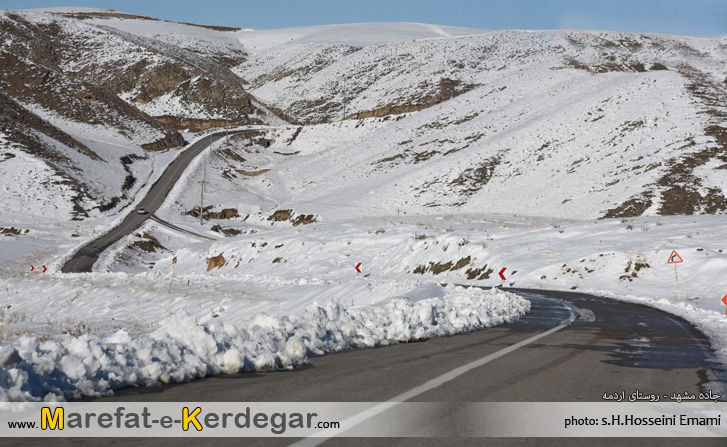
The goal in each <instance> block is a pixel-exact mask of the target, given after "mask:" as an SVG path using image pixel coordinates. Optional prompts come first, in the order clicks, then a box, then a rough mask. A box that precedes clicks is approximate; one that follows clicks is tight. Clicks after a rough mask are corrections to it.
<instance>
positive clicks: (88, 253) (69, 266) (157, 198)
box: [61, 130, 251, 273]
mask: <svg viewBox="0 0 727 447" xmlns="http://www.w3.org/2000/svg"><path fill="white" fill-rule="evenodd" d="M244 132H251V131H250V130H237V131H232V132H229V134H230V135H233V134H236V133H244ZM225 134H226V133H225V132H218V133H214V134H212V135H209V136H208V137H205V138H202V139H201V140H199V141H197V142H196V143H194V144H193V145H191V146H190V147H189V148H188V149H186V150H185V151H184V152H182V153H181V154H179V156H178V157H177V158H176V159H175V160H174V161H173V162H172V163H170V165H169V167H167V169H166V170H165V171H164V173H163V174H162V176H161V177H160V178H159V180H158V181H157V182H156V183H155V184H154V186H152V187H151V189H149V192H148V193H147V194H146V196H145V197H144V198H143V199H142V200H141V201H140V202H139V204H138V205H137V207H143V208H145V209H146V211H147V212H148V214H138V213H137V212H136V210H133V211H132V212H130V213H129V215H128V216H126V218H125V219H124V220H123V221H122V222H121V223H120V224H119V225H118V226H117V227H115V228H114V229H112V230H111V231H109V232H108V233H106V234H104V235H103V236H101V237H99V238H97V239H94V240H93V241H91V242H89V243H88V244H86V245H84V246H83V247H82V248H81V249H80V250H78V252H76V254H74V255H73V257H72V258H71V259H69V260H68V261H67V262H66V263H65V265H64V266H63V268H62V269H61V271H62V272H63V273H81V272H90V271H91V269H92V267H93V264H94V263H95V262H96V261H97V260H98V257H99V255H100V254H101V253H102V252H103V251H104V250H106V249H107V248H108V247H110V246H111V244H113V243H114V242H116V241H118V240H119V239H121V238H122V237H124V236H126V235H127V234H129V233H131V232H132V231H134V230H136V229H137V228H139V227H140V226H141V224H143V223H144V221H145V220H146V219H147V218H149V215H150V214H151V213H153V212H155V211H156V210H157V209H159V207H160V206H161V205H162V203H163V202H164V199H165V198H166V197H167V194H169V191H170V190H171V189H172V187H174V184H175V183H176V182H177V180H179V177H181V175H182V173H183V172H184V170H185V169H186V168H187V165H189V163H190V162H191V161H192V160H194V158H195V157H196V156H197V155H199V154H200V153H201V152H202V151H203V150H205V149H206V148H207V146H209V145H210V144H212V143H213V142H215V141H217V140H219V139H220V138H222V137H224V136H225Z"/></svg>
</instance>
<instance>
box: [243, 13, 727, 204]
mask: <svg viewBox="0 0 727 447" xmlns="http://www.w3.org/2000/svg"><path fill="white" fill-rule="evenodd" d="M347 31H348V30H347V28H345V27H343V28H341V29H340V32H341V33H342V34H345V33H346V32H347ZM281 33H282V32H281ZM329 33H332V32H331V31H330V30H329ZM252 34H253V36H254V33H252ZM312 34H313V35H317V34H318V31H316V32H313V33H312ZM440 34H445V35H446V34H447V33H446V32H445V31H442V32H441V33H440ZM299 40H303V41H304V42H303V43H298V42H297V41H296V40H293V41H292V42H283V43H281V44H279V45H275V46H268V47H265V48H263V49H259V50H258V49H257V48H256V44H255V43H256V41H255V40H254V38H252V37H251V38H250V39H249V41H250V42H251V43H250V44H248V45H246V47H245V48H246V49H248V52H249V53H250V57H249V59H248V60H246V61H245V62H243V63H242V64H241V65H239V66H238V67H236V68H235V69H234V71H235V72H236V73H238V74H240V76H242V77H244V78H246V79H248V80H249V82H250V88H251V89H250V92H251V93H252V94H254V95H256V96H257V97H258V98H260V99H262V100H263V101H266V102H267V103H269V104H272V105H274V106H276V107H278V108H280V109H282V110H284V111H285V112H286V113H287V114H288V115H290V116H292V117H294V118H295V119H297V120H298V121H299V122H301V123H319V124H320V123H337V124H328V128H326V127H325V125H322V124H320V125H321V126H322V127H320V130H319V131H318V132H320V133H324V132H325V133H327V134H332V133H338V134H339V135H341V137H339V138H343V139H346V138H348V136H349V135H350V136H351V140H350V141H346V144H345V145H343V144H336V145H333V147H326V149H325V150H320V154H321V156H320V159H321V160H320V163H319V162H311V163H310V164H307V165H306V166H305V167H304V168H303V171H301V172H300V173H296V171H295V168H292V169H291V168H289V170H288V175H287V176H286V177H287V178H289V179H300V178H301V177H303V175H302V173H303V172H305V177H309V178H310V179H311V180H313V181H314V182H315V183H316V185H315V186H303V185H302V184H301V183H302V182H298V184H296V185H295V188H296V194H295V196H296V197H303V196H305V197H306V198H307V200H310V199H311V195H313V196H316V197H321V201H325V202H330V199H328V198H326V199H323V197H327V196H331V195H333V194H336V192H335V191H337V190H339V189H340V188H349V187H351V186H352V184H351V183H356V188H357V189H359V190H361V191H365V192H367V193H368V192H369V191H373V193H372V195H373V196H374V198H373V200H371V201H368V199H367V198H365V197H362V198H359V199H360V200H363V203H361V209H365V210H370V209H371V208H372V207H373V208H376V207H377V206H387V205H388V206H387V207H388V208H389V211H391V210H395V209H403V210H408V211H409V212H410V213H412V212H419V211H420V210H422V209H424V210H428V211H430V212H438V213H452V212H499V213H517V214H526V215H543V216H553V217H556V216H557V217H565V216H569V217H576V218H591V217H624V216H638V215H674V214H695V213H696V214H715V213H724V211H725V206H726V205H727V202H725V191H724V189H723V185H724V184H725V180H727V176H726V175H725V168H726V167H727V164H726V162H727V153H726V150H727V146H726V144H727V128H726V127H725V117H726V116H727V115H726V113H727V109H725V104H726V103H725V99H727V84H726V83H725V81H726V80H727V79H726V78H727V64H725V56H726V55H727V54H726V53H725V51H727V39H726V38H714V39H710V38H692V37H681V36H665V35H639V34H627V33H618V32H588V31H493V32H488V33H484V34H471V35H464V36H456V35H453V36H447V37H444V36H438V37H435V38H428V39H416V40H410V41H397V42H386V43H381V44H376V45H369V46H365V47H359V46H355V45H352V44H347V43H345V41H343V42H342V41H334V42H333V43H321V42H318V41H317V39H311V40H314V42H308V41H306V39H303V38H301V39H299ZM333 40H336V39H333ZM243 42H245V39H244V38H243ZM413 112H416V113H413ZM376 117H388V118H384V119H388V121H387V122H382V120H380V119H379V120H376V119H372V118H376ZM341 119H345V120H350V121H355V123H356V125H357V126H356V127H358V126H367V127H368V129H369V131H370V132H367V131H366V130H356V131H352V130H351V129H349V127H348V126H347V124H346V123H347V122H348V121H344V123H343V124H340V120H341ZM337 126H340V127H337ZM324 128H326V129H329V128H330V130H326V131H323V129H324ZM339 128H340V129H341V130H337V129H339ZM309 129H310V130H309ZM313 129H314V127H310V126H309V127H305V128H303V130H302V133H301V134H300V135H299V136H298V138H299V139H300V138H301V137H303V138H305V136H306V135H305V134H306V132H307V131H310V132H313ZM354 134H355V136H354ZM364 134H365V135H366V136H364ZM315 139H316V140H318V141H319V144H320V138H315ZM310 143H313V142H309V143H308V144H309V145H310ZM314 144H315V143H314ZM324 144H325V143H324ZM301 145H302V143H301ZM293 146H295V144H294V145H293ZM302 150H303V149H302ZM315 151H316V152H319V150H318V149H316V150H315ZM322 163H329V164H330V166H331V167H333V166H335V168H334V169H331V170H328V171H327V172H328V173H330V174H331V177H336V178H338V177H340V174H341V173H342V172H346V173H347V181H346V182H339V181H338V180H335V181H333V182H332V184H331V185H330V186H324V185H325V184H326V183H327V182H326V177H327V176H326V174H325V173H321V174H320V175H310V174H311V171H310V166H321V164H322ZM268 175H271V174H268ZM301 187H304V188H306V190H305V192H303V191H301V189H300V188H301ZM331 188H332V189H331ZM512 191H516V192H517V193H516V195H513V194H511V193H508V192H512ZM291 206H292V204H291Z"/></svg>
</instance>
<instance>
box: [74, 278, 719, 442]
mask: <svg viewBox="0 0 727 447" xmlns="http://www.w3.org/2000/svg"><path fill="white" fill-rule="evenodd" d="M510 290H511V291H513V292H516V293H518V294H520V295H522V296H523V297H525V298H526V299H528V300H530V301H531V303H532V312H531V313H530V314H529V315H527V316H526V317H524V318H522V319H521V320H518V321H517V322H514V323H510V324H505V325H501V326H496V327H492V328H488V329H486V330H482V331H475V332H471V333H468V334H465V335H456V336H452V337H441V338H433V339H430V340H428V341H426V342H422V343H411V344H399V345H394V346H389V347H386V348H376V349H361V350H354V351H350V352H345V353H340V354H329V355H325V356H321V357H314V358H312V359H311V362H310V366H306V367H302V368H298V369H295V370H293V371H289V372H273V373H241V374H234V375H227V376H220V377H214V378H207V379H203V380H199V381H195V382H191V383H187V384H183V385H171V386H160V387H153V388H138V389H134V388H129V389H126V390H122V391H120V392H118V393H117V395H116V396H113V397H109V398H103V399H99V401H170V402H175V401H176V402H195V401H198V402H210V401H239V402H263V401H273V402H275V401H279V402H281V401H282V402H285V401H301V402H334V401H335V402H341V401H343V402H346V401H351V402H356V401H362V402H372V401H374V402H376V401H381V402H384V401H387V400H390V399H394V400H402V401H403V400H409V401H420V402H511V401H514V402H578V401H585V402H601V401H603V400H602V396H603V394H604V392H608V393H613V392H616V391H619V392H620V391H626V393H627V395H628V394H630V393H632V392H634V391H636V390H640V391H642V392H643V393H644V394H651V393H656V394H658V395H664V394H668V395H672V394H673V393H684V392H685V391H689V392H690V393H697V394H698V393H699V392H700V391H704V389H705V388H706V389H712V387H711V385H710V382H712V381H719V380H721V381H722V384H723V385H724V375H725V371H724V370H723V369H721V367H720V366H719V365H717V364H716V363H713V362H712V360H711V358H712V349H711V347H710V344H709V341H708V340H707V338H706V337H705V336H704V335H703V334H701V333H700V332H699V331H697V330H696V329H694V328H693V327H692V326H691V325H690V324H689V323H687V322H685V321H683V320H681V319H679V318H677V317H674V316H672V315H669V314H667V313H665V312H662V311H660V310H657V309H653V308H649V307H645V306H641V305H638V304H632V303H625V302H619V301H614V300H610V299H606V298H601V297H597V296H592V295H585V294H579V293H572V292H546V291H536V290H526V289H510ZM568 321H572V322H571V323H569V324H567V322H568ZM564 322H565V323H566V324H564ZM559 326H563V327H562V328H561V329H560V330H556V331H553V330H552V329H553V328H557V327H559ZM546 332H547V334H545V333H546ZM540 334H545V336H542V337H540V338H536V337H537V336H538V335H540ZM528 340H529V341H528ZM515 345H518V346H517V347H516V349H514V350H513V349H512V348H513V347H515ZM503 350H507V351H506V352H505V353H504V355H499V354H500V353H502V351H503ZM465 365H467V367H465V368H461V367H463V366H465ZM458 368H459V369H458ZM455 369H458V370H457V372H459V373H461V374H459V375H457V374H456V372H455V373H454V374H453V373H452V372H453V370H455ZM463 371H464V372H463ZM432 381H434V382H432ZM437 382H438V384H437V385H436V386H434V385H432V384H433V383H437ZM427 384H429V385H427ZM423 385H424V386H423ZM715 386H718V385H715ZM389 411H396V410H395V407H394V409H393V410H389ZM378 417H380V418H386V417H387V413H386V412H382V413H381V414H379V415H377V416H375V418H378ZM422 418H423V420H422V421H417V423H419V424H421V426H422V427H429V428H431V430H429V429H428V431H429V432H434V433H439V436H441V437H456V436H457V427H458V424H459V425H461V421H462V420H463V416H462V415H460V414H457V412H453V413H452V414H436V415H433V414H424V415H422ZM458 421H460V422H458ZM76 441H78V440H76ZM88 441H91V440H88ZM138 441H139V442H140V443H141V444H142V445H143V444H145V441H144V440H138ZM208 441H210V442H211V443H212V444H214V443H215V442H220V443H224V442H226V441H225V440H224V439H209V440H208ZM309 441H314V442H313V445H315V443H316V442H318V441H321V440H320V439H309ZM336 441H337V442H338V441H342V442H343V443H348V444H351V445H354V444H359V443H360V442H364V443H372V444H377V443H378V444H381V445H384V444H386V445H390V444H397V443H401V444H412V443H413V442H414V441H416V443H421V442H422V441H427V440H426V439H416V440H415V439H394V440H392V439H389V440H386V441H387V442H385V443H384V444H382V441H384V440H376V439H373V438H372V439H365V440H362V439H358V440H355V441H358V442H352V441H354V440H353V439H349V440H345V439H338V440H336ZM428 441H437V445H441V444H442V442H444V441H446V440H445V439H442V438H432V439H429V440H428ZM451 441H452V444H453V445H454V444H459V443H460V442H461V441H463V439H459V440H457V439H451ZM493 441H494V440H493ZM525 441H527V439H523V440H521V442H525ZM561 441H562V440H561ZM595 441H597V440H595ZM614 441H617V440H615V439H614ZM660 441H662V442H666V444H663V443H662V444H660V445H668V441H670V440H668V439H663V440H660ZM149 442H153V440H150V441H149ZM291 442H293V440H291V439H290V438H288V439H270V438H268V439H265V440H260V444H261V445H262V444H265V445H269V444H271V443H272V444H275V445H278V444H279V445H288V444H290V443H291ZM589 442H591V441H590V440H589ZM680 442H682V443H683V440H681V441H680ZM700 442H701V443H704V442H707V443H709V440H705V439H702V440H700ZM722 442H723V441H722ZM89 444H90V442H89ZM445 444H446V443H445Z"/></svg>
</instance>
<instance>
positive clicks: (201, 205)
mask: <svg viewBox="0 0 727 447" xmlns="http://www.w3.org/2000/svg"><path fill="white" fill-rule="evenodd" d="M209 141H210V139H209V137H208V138H207V143H208V145H209ZM202 157H204V174H203V177H202V185H201V188H200V189H199V192H200V198H199V224H200V225H204V217H203V216H204V190H205V187H206V185H207V155H206V154H205V153H202Z"/></svg>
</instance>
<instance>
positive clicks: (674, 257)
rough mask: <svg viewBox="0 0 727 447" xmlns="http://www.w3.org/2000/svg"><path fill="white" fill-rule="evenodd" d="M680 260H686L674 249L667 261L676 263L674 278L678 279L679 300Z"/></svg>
mask: <svg viewBox="0 0 727 447" xmlns="http://www.w3.org/2000/svg"><path fill="white" fill-rule="evenodd" d="M680 262H684V260H683V259H682V257H681V256H679V253H677V251H676V250H672V252H671V254H670V255H669V260H668V261H666V263H667V264H674V279H676V282H677V301H679V275H677V264H679V263H680Z"/></svg>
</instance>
